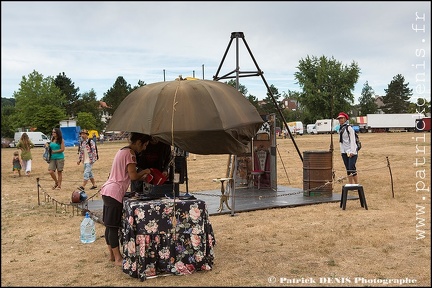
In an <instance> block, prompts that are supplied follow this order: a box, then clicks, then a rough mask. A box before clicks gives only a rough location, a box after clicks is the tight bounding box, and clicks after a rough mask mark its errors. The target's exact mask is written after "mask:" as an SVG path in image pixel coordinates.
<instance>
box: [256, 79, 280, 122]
mask: <svg viewBox="0 0 432 288" xmlns="http://www.w3.org/2000/svg"><path fill="white" fill-rule="evenodd" d="M269 88H270V91H271V94H270V92H269V91H267V96H266V98H264V99H263V105H261V107H260V112H261V114H271V113H276V114H277V115H278V117H279V113H278V111H277V107H279V109H281V110H283V107H282V106H283V103H282V102H280V101H279V98H280V97H281V94H280V93H279V90H278V89H277V88H276V87H275V86H274V85H273V84H271V85H270V87H269ZM272 95H273V98H274V100H275V101H276V104H275V101H273V98H272ZM275 105H277V107H276V106H275Z"/></svg>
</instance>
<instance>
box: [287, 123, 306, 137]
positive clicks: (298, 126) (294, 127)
mask: <svg viewBox="0 0 432 288" xmlns="http://www.w3.org/2000/svg"><path fill="white" fill-rule="evenodd" d="M287 124H288V128H289V129H290V132H291V134H299V135H303V123H302V122H301V121H294V122H288V123H287Z"/></svg>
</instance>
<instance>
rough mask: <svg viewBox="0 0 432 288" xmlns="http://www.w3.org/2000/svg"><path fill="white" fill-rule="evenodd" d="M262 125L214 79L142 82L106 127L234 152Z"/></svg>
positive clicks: (190, 147) (202, 150) (191, 147)
mask: <svg viewBox="0 0 432 288" xmlns="http://www.w3.org/2000/svg"><path fill="white" fill-rule="evenodd" d="M262 123H263V120H262V118H261V116H260V115H259V113H258V111H257V110H256V108H255V107H254V106H253V105H252V104H251V103H250V102H249V101H248V100H247V99H246V98H245V97H244V96H243V95H242V94H241V93H240V92H239V91H237V90H236V89H235V88H234V87H232V86H230V85H228V84H225V83H222V82H217V81H213V80H174V81H166V82H157V83H152V84H149V85H145V86H142V87H140V88H138V89H136V90H134V91H133V92H132V93H130V94H129V95H128V96H127V97H126V98H125V99H124V100H123V101H122V102H121V103H120V105H119V107H118V108H117V109H116V110H115V112H114V115H113V116H112V118H111V120H110V122H109V123H108V126H107V130H116V131H128V132H140V133H144V134H149V135H152V136H155V137H158V138H160V139H162V140H163V141H165V142H167V143H170V144H173V145H175V146H177V147H179V148H181V149H183V150H184V151H188V152H191V153H196V154H204V155H208V154H234V155H238V154H240V153H244V152H246V151H248V144H249V142H250V141H251V139H252V137H253V136H254V135H255V134H256V132H257V131H258V130H259V128H260V127H261V125H262Z"/></svg>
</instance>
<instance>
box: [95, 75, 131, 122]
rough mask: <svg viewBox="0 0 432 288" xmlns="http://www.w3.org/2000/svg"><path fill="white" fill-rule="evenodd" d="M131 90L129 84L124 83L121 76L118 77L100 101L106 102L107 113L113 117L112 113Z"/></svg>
mask: <svg viewBox="0 0 432 288" xmlns="http://www.w3.org/2000/svg"><path fill="white" fill-rule="evenodd" d="M132 91H133V89H132V88H131V86H130V84H128V83H127V82H126V80H125V79H124V78H123V76H118V77H117V80H116V81H115V83H114V85H113V87H111V88H110V89H109V90H108V91H107V92H106V93H105V94H104V97H103V98H102V101H104V102H106V103H107V104H108V106H109V107H110V108H107V110H108V113H109V114H111V115H113V114H114V111H115V110H116V109H117V107H118V106H119V105H120V103H121V102H122V101H123V100H124V99H125V98H126V96H128V95H129V93H131V92H132Z"/></svg>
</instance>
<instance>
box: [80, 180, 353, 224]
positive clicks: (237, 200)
mask: <svg viewBox="0 0 432 288" xmlns="http://www.w3.org/2000/svg"><path fill="white" fill-rule="evenodd" d="M184 195H185V192H182V191H180V196H184ZM189 195H193V196H194V197H195V198H197V199H201V200H204V201H205V202H206V203H207V209H208V212H209V215H223V214H231V215H233V216H234V215H235V214H236V213H240V212H248V211H254V210H262V209H271V208H282V207H289V208H294V207H298V206H304V205H313V204H320V203H330V202H340V199H341V194H340V193H332V196H304V195H303V190H301V189H298V188H292V187H286V186H278V189H277V191H274V190H271V189H265V188H262V189H259V190H258V189H257V188H237V189H236V190H235V191H234V201H232V200H233V193H230V195H229V196H230V197H229V199H228V205H229V206H230V208H232V210H230V209H228V208H227V206H226V204H223V209H222V210H221V211H219V207H220V203H221V192H220V190H211V191H201V192H190V193H189ZM352 199H359V198H358V196H357V195H355V196H351V195H348V200H352ZM86 203H87V207H84V208H86V209H88V210H90V212H92V214H94V215H95V216H97V218H100V220H102V206H103V203H102V200H101V199H100V200H99V199H98V200H90V201H88V202H86ZM79 205H81V204H79Z"/></svg>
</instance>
